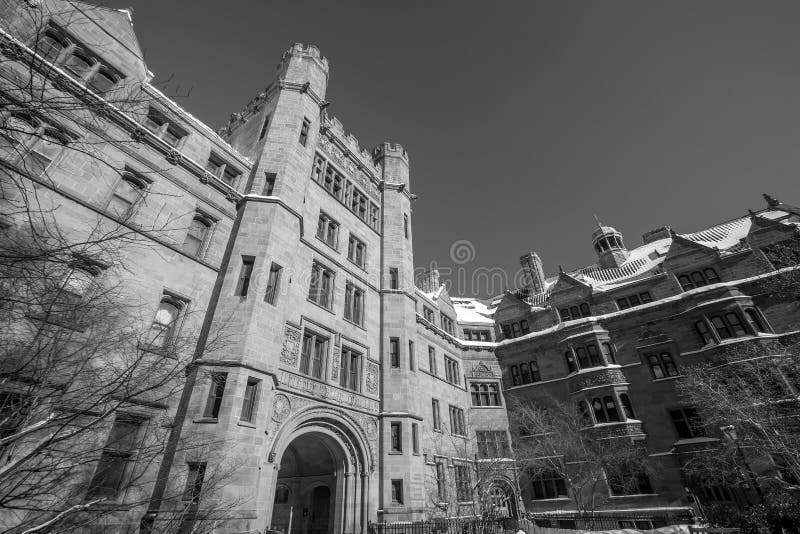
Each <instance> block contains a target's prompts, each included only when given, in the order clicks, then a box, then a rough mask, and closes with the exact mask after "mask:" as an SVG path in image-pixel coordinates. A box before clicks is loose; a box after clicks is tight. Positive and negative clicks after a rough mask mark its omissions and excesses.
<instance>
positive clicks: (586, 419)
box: [578, 401, 592, 426]
mask: <svg viewBox="0 0 800 534" xmlns="http://www.w3.org/2000/svg"><path fill="white" fill-rule="evenodd" d="M578 415H579V416H580V418H581V426H592V414H591V413H589V407H588V406H586V401H579V402H578Z"/></svg>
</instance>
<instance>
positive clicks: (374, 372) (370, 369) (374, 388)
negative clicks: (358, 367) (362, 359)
mask: <svg viewBox="0 0 800 534" xmlns="http://www.w3.org/2000/svg"><path fill="white" fill-rule="evenodd" d="M365 367H366V371H365V373H364V374H365V375H366V379H365V382H366V384H367V393H369V394H371V395H377V394H378V364H376V363H372V362H367V365H366V366H365Z"/></svg>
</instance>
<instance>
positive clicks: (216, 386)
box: [203, 373, 228, 419]
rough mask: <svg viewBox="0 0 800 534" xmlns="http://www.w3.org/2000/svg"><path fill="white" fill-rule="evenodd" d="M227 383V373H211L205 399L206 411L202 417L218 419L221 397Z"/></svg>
mask: <svg viewBox="0 0 800 534" xmlns="http://www.w3.org/2000/svg"><path fill="white" fill-rule="evenodd" d="M227 381H228V373H211V387H210V388H209V390H208V399H206V409H205V412H203V417H209V418H211V419H216V418H218V417H219V409H220V407H221V406H222V396H223V395H224V394H225V383H226V382H227Z"/></svg>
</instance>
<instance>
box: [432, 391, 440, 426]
mask: <svg viewBox="0 0 800 534" xmlns="http://www.w3.org/2000/svg"><path fill="white" fill-rule="evenodd" d="M431 413H432V414H433V429H434V430H441V429H442V416H441V414H440V413H439V401H438V400H437V399H431Z"/></svg>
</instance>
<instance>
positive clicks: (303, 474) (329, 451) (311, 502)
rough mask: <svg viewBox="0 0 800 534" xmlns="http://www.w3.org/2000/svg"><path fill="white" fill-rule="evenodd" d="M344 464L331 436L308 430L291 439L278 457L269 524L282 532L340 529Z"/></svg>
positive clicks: (329, 533) (327, 533)
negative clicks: (338, 527)
mask: <svg viewBox="0 0 800 534" xmlns="http://www.w3.org/2000/svg"><path fill="white" fill-rule="evenodd" d="M346 468H347V459H346V456H345V452H344V451H343V450H342V448H341V445H340V444H339V443H337V442H336V440H334V439H332V438H331V437H330V436H328V435H326V434H322V433H318V432H308V433H305V434H302V435H300V436H298V437H296V438H295V439H293V440H292V441H291V442H290V443H289V445H288V446H287V447H286V450H285V451H284V453H283V455H282V457H281V463H280V468H279V470H278V480H277V485H276V489H275V501H274V507H273V511H272V527H273V528H276V529H278V530H282V531H283V532H284V533H285V534H333V533H334V532H340V531H341V530H340V529H336V528H335V527H336V525H340V524H341V521H342V519H343V512H344V510H343V509H342V504H343V503H344V500H345V499H344V496H343V495H342V492H343V491H344V490H345V487H344V481H345V479H346V478H347V477H346V472H347V471H346ZM290 522H291V526H290Z"/></svg>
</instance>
